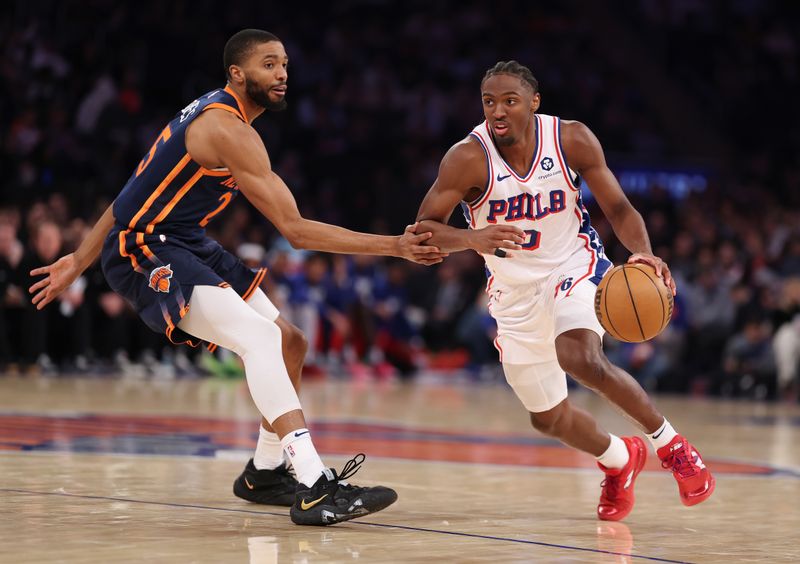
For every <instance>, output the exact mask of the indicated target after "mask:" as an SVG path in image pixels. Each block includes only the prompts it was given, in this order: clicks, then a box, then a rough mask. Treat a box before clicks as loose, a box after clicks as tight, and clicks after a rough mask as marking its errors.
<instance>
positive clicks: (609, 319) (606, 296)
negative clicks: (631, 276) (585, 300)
mask: <svg viewBox="0 0 800 564" xmlns="http://www.w3.org/2000/svg"><path fill="white" fill-rule="evenodd" d="M617 274H619V270H618V271H616V272H612V273H611V276H609V278H608V282H606V287H605V289H604V290H603V292H604V294H605V295H604V296H603V306H604V307H605V308H606V319H608V323H609V325H611V329H613V330H614V333H615V334H616V335H618V336H621V335H622V334H621V333H620V332H619V331H617V328H616V327H615V326H614V322H613V321H611V315H610V314H609V313H608V293H607V292H606V291H605V290H606V289H608V287H609V286H610V285H611V280H612V279H613V278H614V276H616V275H617Z"/></svg>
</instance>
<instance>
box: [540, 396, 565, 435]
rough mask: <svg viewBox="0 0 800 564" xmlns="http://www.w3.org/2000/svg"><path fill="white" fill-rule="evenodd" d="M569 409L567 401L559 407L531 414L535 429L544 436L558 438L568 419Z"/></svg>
mask: <svg viewBox="0 0 800 564" xmlns="http://www.w3.org/2000/svg"><path fill="white" fill-rule="evenodd" d="M568 411H569V407H568V404H567V402H566V401H562V402H561V403H559V404H558V405H557V406H555V407H554V408H552V409H548V410H547V411H541V412H538V413H531V425H533V428H534V429H536V430H537V431H539V432H540V433H542V434H544V435H549V436H551V437H558V436H559V435H560V434H561V430H562V427H563V426H564V423H565V422H566V421H567V419H568V413H567V412H568Z"/></svg>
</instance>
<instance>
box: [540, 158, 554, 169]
mask: <svg viewBox="0 0 800 564" xmlns="http://www.w3.org/2000/svg"><path fill="white" fill-rule="evenodd" d="M542 168H543V169H545V170H550V169H551V168H553V159H551V158H550V157H545V158H543V159H542Z"/></svg>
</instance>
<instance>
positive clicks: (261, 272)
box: [242, 268, 267, 301]
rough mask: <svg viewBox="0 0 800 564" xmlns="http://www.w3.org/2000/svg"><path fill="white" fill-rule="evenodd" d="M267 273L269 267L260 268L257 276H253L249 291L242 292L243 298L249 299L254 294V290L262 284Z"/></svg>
mask: <svg viewBox="0 0 800 564" xmlns="http://www.w3.org/2000/svg"><path fill="white" fill-rule="evenodd" d="M266 273H267V269H266V268H261V269H259V270H258V272H257V273H256V277H255V278H253V282H252V283H251V284H250V287H249V288H248V289H247V291H246V292H245V293H244V294H242V299H243V300H244V301H247V300H248V299H250V296H252V295H253V292H255V291H256V288H258V287H259V286H260V285H261V281H262V280H264V275H265V274H266Z"/></svg>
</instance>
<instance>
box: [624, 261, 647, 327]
mask: <svg viewBox="0 0 800 564" xmlns="http://www.w3.org/2000/svg"><path fill="white" fill-rule="evenodd" d="M625 266H627V265H625ZM625 266H623V267H622V275H623V276H624V277H625V285H626V286H627V287H628V297H629V298H630V299H631V305H632V306H633V315H635V316H636V324H637V325H639V332H640V333H641V334H642V340H643V341H646V340H647V337H645V336H644V329H643V328H642V322H641V320H640V319H639V310H638V309H636V300H634V299H633V292H631V285H630V283H628V273H627V272H625Z"/></svg>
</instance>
